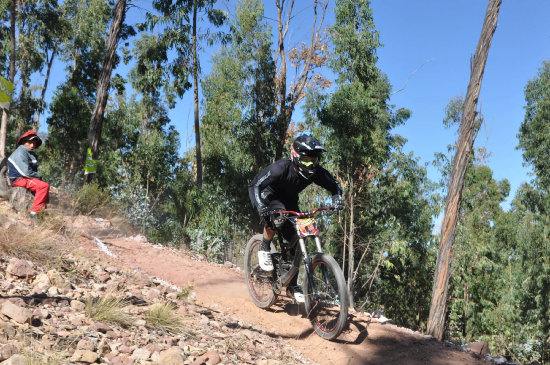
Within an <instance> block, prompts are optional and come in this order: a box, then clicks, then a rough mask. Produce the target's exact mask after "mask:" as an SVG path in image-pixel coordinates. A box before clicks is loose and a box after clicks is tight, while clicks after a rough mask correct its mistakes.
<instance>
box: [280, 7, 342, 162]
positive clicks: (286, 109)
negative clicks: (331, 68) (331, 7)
mask: <svg viewBox="0 0 550 365" xmlns="http://www.w3.org/2000/svg"><path fill="white" fill-rule="evenodd" d="M328 4H329V1H328V0H314V1H312V2H309V3H307V5H306V3H302V2H300V3H299V6H300V7H303V8H300V9H297V10H296V8H295V1H294V0H275V6H276V8H277V44H276V47H275V50H274V53H275V56H274V59H275V63H276V65H277V66H276V68H277V71H276V72H277V76H276V83H275V87H276V93H275V96H276V103H277V129H276V132H277V134H276V135H275V138H276V151H275V160H278V159H280V158H281V157H282V156H283V152H284V150H285V145H286V142H287V141H286V140H287V132H288V128H289V125H290V123H291V120H292V115H293V113H294V111H295V109H296V106H297V105H298V104H299V103H300V102H301V101H302V100H303V99H304V97H305V95H306V93H307V90H308V88H310V87H314V88H315V87H320V88H327V87H329V86H330V85H331V82H330V81H329V80H328V79H327V78H326V77H324V76H323V75H322V74H321V73H320V72H317V71H319V70H320V69H322V67H323V66H325V64H326V62H327V59H328V58H327V51H328V43H327V39H326V29H325V27H326V25H325V23H324V21H325V15H326V11H327V8H328ZM304 10H307V11H308V12H310V14H312V16H311V17H309V18H308V21H309V20H310V21H309V23H307V25H306V26H310V27H311V30H310V32H309V33H306V34H305V37H304V40H303V41H301V42H300V44H292V45H290V44H289V39H288V34H289V30H290V31H291V33H292V25H291V24H292V23H293V22H296V21H297V20H296V19H295V17H296V16H297V15H298V14H299V13H300V12H303V11H304ZM304 25H305V24H301V26H304ZM289 64H290V65H289Z"/></svg>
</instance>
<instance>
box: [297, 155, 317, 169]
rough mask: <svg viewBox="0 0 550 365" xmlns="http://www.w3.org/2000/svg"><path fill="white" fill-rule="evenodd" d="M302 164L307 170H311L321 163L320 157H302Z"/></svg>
mask: <svg viewBox="0 0 550 365" xmlns="http://www.w3.org/2000/svg"><path fill="white" fill-rule="evenodd" d="M300 163H301V164H302V165H304V166H305V167H307V168H311V167H313V166H315V165H317V164H318V163H319V157H312V156H301V157H300Z"/></svg>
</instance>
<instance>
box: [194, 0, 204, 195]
mask: <svg viewBox="0 0 550 365" xmlns="http://www.w3.org/2000/svg"><path fill="white" fill-rule="evenodd" d="M197 6H198V5H197V0H194V1H193V109H194V113H195V153H196V155H197V185H198V186H199V187H201V186H202V156H201V131H200V121H199V65H198V63H197V62H198V61H197Z"/></svg>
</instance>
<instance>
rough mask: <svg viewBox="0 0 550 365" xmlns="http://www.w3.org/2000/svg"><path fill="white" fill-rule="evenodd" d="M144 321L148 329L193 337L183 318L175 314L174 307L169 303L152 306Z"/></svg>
mask: <svg viewBox="0 0 550 365" xmlns="http://www.w3.org/2000/svg"><path fill="white" fill-rule="evenodd" d="M145 321H146V322H147V325H148V326H149V327H151V328H153V329H156V330H161V331H164V332H168V333H172V334H186V335H189V336H194V333H193V331H191V329H190V328H189V327H188V326H187V325H186V323H185V319H184V318H183V316H181V315H178V314H177V313H176V306H175V305H174V304H173V303H170V302H164V303H155V304H153V305H152V306H151V307H150V308H149V311H148V312H147V314H146V317H145Z"/></svg>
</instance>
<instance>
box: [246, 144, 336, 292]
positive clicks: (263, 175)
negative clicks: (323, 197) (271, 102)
mask: <svg viewBox="0 0 550 365" xmlns="http://www.w3.org/2000/svg"><path fill="white" fill-rule="evenodd" d="M323 152H326V150H325V149H324V148H323V146H321V143H320V142H319V141H318V140H317V139H315V138H313V137H312V136H309V135H300V136H298V137H297V138H296V139H295V140H294V142H293V143H292V146H291V149H290V154H291V156H290V158H284V159H281V160H279V161H276V162H274V163H272V164H271V165H269V166H267V167H266V168H264V169H263V170H262V171H260V173H259V174H258V175H256V177H255V178H254V179H253V180H252V182H251V183H250V185H249V186H248V195H249V197H250V201H251V202H252V205H253V206H254V208H256V209H257V210H258V213H259V214H260V217H261V221H262V223H263V224H264V230H263V239H262V245H261V248H260V251H258V260H259V264H260V267H261V268H262V270H264V271H272V270H273V262H272V260H271V253H270V251H271V249H270V245H271V240H272V239H273V237H274V236H275V232H276V231H277V230H279V231H280V232H281V233H282V235H283V238H284V239H285V240H286V241H288V242H292V238H293V236H294V235H295V234H296V231H295V228H294V226H293V225H292V224H291V223H290V222H288V221H287V220H284V219H281V218H279V216H278V215H276V214H275V213H274V212H276V211H279V210H292V211H300V209H299V208H298V194H299V193H300V192H302V190H304V189H305V188H306V187H307V186H309V185H310V184H311V183H315V184H316V185H319V186H321V187H323V188H325V189H327V190H328V191H329V192H330V193H331V194H332V204H333V206H334V207H336V208H337V209H342V208H343V206H344V201H343V199H342V188H341V187H340V184H339V183H338V181H337V180H336V179H335V178H334V177H333V176H332V175H331V174H330V173H329V172H328V171H327V170H325V169H324V168H323V167H321V166H320V165H319V162H320V160H321V156H322V153H323ZM297 280H298V277H297V276H295V277H294V278H293V279H292V281H291V283H290V284H289V285H288V288H287V289H288V291H289V292H290V294H291V295H292V296H293V297H294V299H295V300H296V301H297V302H303V301H304V295H303V292H302V289H301V288H300V286H298V285H297Z"/></svg>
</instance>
